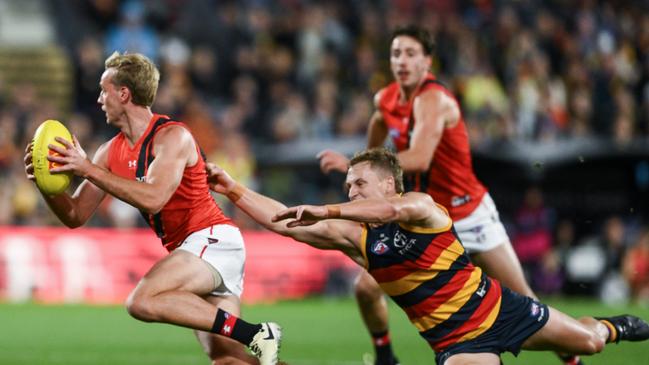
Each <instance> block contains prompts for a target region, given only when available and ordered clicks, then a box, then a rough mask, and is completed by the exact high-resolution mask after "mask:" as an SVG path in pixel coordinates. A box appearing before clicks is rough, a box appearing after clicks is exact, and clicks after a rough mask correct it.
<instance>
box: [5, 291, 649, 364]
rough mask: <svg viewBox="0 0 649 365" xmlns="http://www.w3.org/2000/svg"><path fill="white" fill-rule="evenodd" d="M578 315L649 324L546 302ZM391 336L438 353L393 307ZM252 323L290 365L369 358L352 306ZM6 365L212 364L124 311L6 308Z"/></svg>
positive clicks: (342, 303)
mask: <svg viewBox="0 0 649 365" xmlns="http://www.w3.org/2000/svg"><path fill="white" fill-rule="evenodd" d="M547 302H548V303H549V304H551V305H553V306H555V307H558V308H560V309H561V310H563V311H565V312H567V313H569V314H572V315H575V316H580V315H585V314H590V313H592V314H597V315H609V314H616V313H621V312H631V313H634V314H636V315H639V316H641V317H643V318H645V319H649V309H647V308H640V307H619V308H610V307H604V306H602V305H600V304H598V303H594V302H590V301H565V300H563V301H547ZM391 309H392V311H391V313H392V317H391V319H390V321H391V325H392V337H393V342H394V344H395V348H396V351H397V354H398V355H399V357H400V359H401V362H402V364H404V365H419V364H434V360H433V353H432V351H431V350H429V348H428V347H427V345H426V344H425V343H424V342H423V340H421V339H420V338H419V336H418V335H417V333H416V331H415V330H414V327H411V326H410V325H409V323H407V321H406V318H405V315H404V314H403V313H402V312H400V311H399V310H398V308H396V307H394V306H393V305H392V308H391ZM244 316H245V317H246V318H247V319H248V320H250V321H262V320H269V319H271V320H273V321H277V322H279V323H280V324H281V325H282V326H283V327H284V342H283V344H282V352H281V358H282V359H283V360H284V361H286V362H288V363H289V364H290V365H320V364H321V365H326V364H331V365H333V364H340V365H361V364H362V360H361V359H362V356H363V353H364V352H371V347H370V342H369V339H368V337H367V335H365V333H364V330H363V327H362V324H361V320H360V317H359V315H358V313H357V309H356V307H355V303H354V302H353V301H352V300H351V299H336V300H331V299H309V300H304V301H295V302H281V303H277V304H272V305H256V306H249V307H245V308H244ZM585 360H586V361H587V364H588V365H596V364H601V365H604V364H606V365H610V364H634V365H649V346H648V344H644V343H642V344H638V343H636V344H629V343H626V344H621V345H609V346H608V347H607V348H606V350H605V351H604V352H603V353H602V354H599V355H596V356H594V357H591V358H586V359H585ZM503 361H504V363H505V364H508V365H510V364H526V365H535V364H538V365H545V364H559V362H558V361H557V360H556V359H555V358H554V356H553V355H552V354H549V353H529V352H528V353H523V354H521V355H520V356H519V357H518V358H514V357H513V356H510V355H506V356H504V357H503ZM0 364H2V365H28V364H29V365H34V364H38V365H54V364H60V365H77V364H78V365H81V364H83V365H90V364H93V365H102V364H105V365H117V364H119V365H162V364H166V365H176V364H177V365H181V364H182V365H187V364H209V362H208V361H207V357H206V356H205V355H203V354H202V352H201V350H200V348H199V346H198V343H197V342H196V341H195V340H194V338H193V335H192V334H191V331H189V330H186V329H183V328H178V327H173V326H169V325H162V324H147V323H142V322H139V321H136V320H134V319H132V318H130V317H129V316H128V314H127V313H126V311H125V310H124V309H123V308H121V307H112V306H111V307H97V306H95V307H91V306H38V305H33V304H26V305H9V304H2V305H0Z"/></svg>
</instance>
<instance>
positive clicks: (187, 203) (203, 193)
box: [108, 114, 232, 251]
mask: <svg viewBox="0 0 649 365" xmlns="http://www.w3.org/2000/svg"><path fill="white" fill-rule="evenodd" d="M171 125H179V126H182V127H183V128H187V126H186V125H185V124H183V123H181V122H177V121H173V120H170V119H169V118H168V117H167V116H164V115H159V114H154V115H153V118H152V119H151V121H150V122H149V126H148V128H147V130H146V131H145V132H144V134H143V135H142V137H140V139H139V140H138V141H137V143H136V144H135V145H134V146H133V147H131V146H129V144H128V141H127V140H126V136H125V135H124V134H123V133H122V132H120V133H118V134H117V135H116V136H115V137H114V138H113V139H112V140H111V142H110V147H109V151H108V169H109V170H110V171H111V172H112V173H114V174H116V175H118V176H121V177H123V178H126V179H131V180H139V181H143V179H144V178H145V176H146V171H147V168H148V166H149V165H150V164H151V162H152V161H153V159H154V157H155V156H154V155H153V141H154V139H155V135H156V133H157V132H158V131H160V130H161V129H163V128H166V127H168V126H171ZM196 151H197V152H198V153H199V155H200V156H202V152H201V151H200V148H199V147H198V144H196ZM141 213H142V215H143V216H144V218H145V220H146V221H147V223H148V224H149V226H151V228H152V229H153V230H154V231H155V232H156V234H157V235H158V237H160V239H161V240H162V244H163V245H164V246H165V248H166V249H167V250H168V251H173V250H174V249H175V248H176V247H177V246H178V245H179V244H180V243H181V242H182V240H183V239H185V237H187V236H189V235H190V234H191V233H193V232H196V231H199V230H201V229H204V228H207V227H210V226H213V225H215V224H222V223H226V224H232V222H231V221H230V219H229V218H228V217H226V216H225V214H223V211H221V209H220V208H219V206H218V205H217V204H216V202H215V201H214V199H213V198H212V196H211V195H210V189H209V186H208V185H207V172H206V170H205V161H204V159H203V158H200V157H199V158H198V162H196V164H194V165H193V166H190V167H186V168H185V170H184V171H183V177H182V180H181V181H180V185H178V188H177V189H176V191H175V192H174V194H173V195H172V196H171V198H170V199H169V201H168V202H167V204H165V206H164V207H163V208H162V210H161V211H160V213H158V214H148V213H146V212H141Z"/></svg>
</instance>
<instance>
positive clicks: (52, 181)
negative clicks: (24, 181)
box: [32, 120, 72, 195]
mask: <svg viewBox="0 0 649 365" xmlns="http://www.w3.org/2000/svg"><path fill="white" fill-rule="evenodd" d="M55 137H62V138H63V139H66V140H68V141H70V142H72V135H71V134H70V131H68V129H67V128H66V127H65V126H64V125H63V124H61V122H59V121H58V120H46V121H44V122H43V123H41V125H40V126H39V127H38V129H36V133H34V140H33V142H34V144H33V147H32V164H33V165H34V177H35V178H36V186H38V188H39V189H40V190H41V191H42V192H43V193H44V194H48V195H57V194H60V193H62V192H64V191H65V189H67V188H68V186H69V185H70V181H71V180H72V173H71V172H67V173H56V174H52V173H50V169H51V168H54V167H56V166H58V164H57V163H55V162H51V161H49V160H48V159H47V156H48V155H57V153H56V152H54V151H52V150H50V149H49V148H48V147H47V146H48V145H50V144H52V145H58V146H63V145H62V144H61V143H59V142H57V141H56V140H54V138H55Z"/></svg>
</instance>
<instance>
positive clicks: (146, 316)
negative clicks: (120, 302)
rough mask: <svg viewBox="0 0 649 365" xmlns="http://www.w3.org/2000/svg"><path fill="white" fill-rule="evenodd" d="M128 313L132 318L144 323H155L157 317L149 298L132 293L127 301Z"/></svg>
mask: <svg viewBox="0 0 649 365" xmlns="http://www.w3.org/2000/svg"><path fill="white" fill-rule="evenodd" d="M125 305H126V311H127V312H128V314H130V315H131V317H133V318H135V319H139V320H140V321H144V322H153V321H155V317H154V314H153V311H152V310H151V303H150V300H148V298H146V297H144V296H142V295H138V294H137V292H135V291H134V292H132V293H131V294H130V295H129V296H128V299H126V304H125Z"/></svg>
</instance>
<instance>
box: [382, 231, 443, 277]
mask: <svg viewBox="0 0 649 365" xmlns="http://www.w3.org/2000/svg"><path fill="white" fill-rule="evenodd" d="M455 240H456V237H455V236H454V235H453V233H452V232H450V231H446V232H442V233H440V234H439V235H437V236H435V238H433V240H431V242H430V243H429V244H428V247H426V250H425V251H424V253H423V254H422V255H421V256H420V257H419V258H418V259H417V260H416V261H409V260H406V261H404V262H401V263H398V264H394V265H391V266H388V267H384V268H380V269H374V270H371V274H372V276H373V277H374V279H375V280H376V281H377V282H379V283H384V282H389V281H395V280H398V279H401V278H402V277H404V276H406V275H409V274H412V273H413V272H414V271H418V270H421V269H428V268H430V267H431V266H432V265H433V263H435V261H436V260H437V259H438V258H439V256H440V255H441V254H442V253H443V252H444V250H446V249H447V248H448V247H449V246H450V245H452V244H453V242H455Z"/></svg>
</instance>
